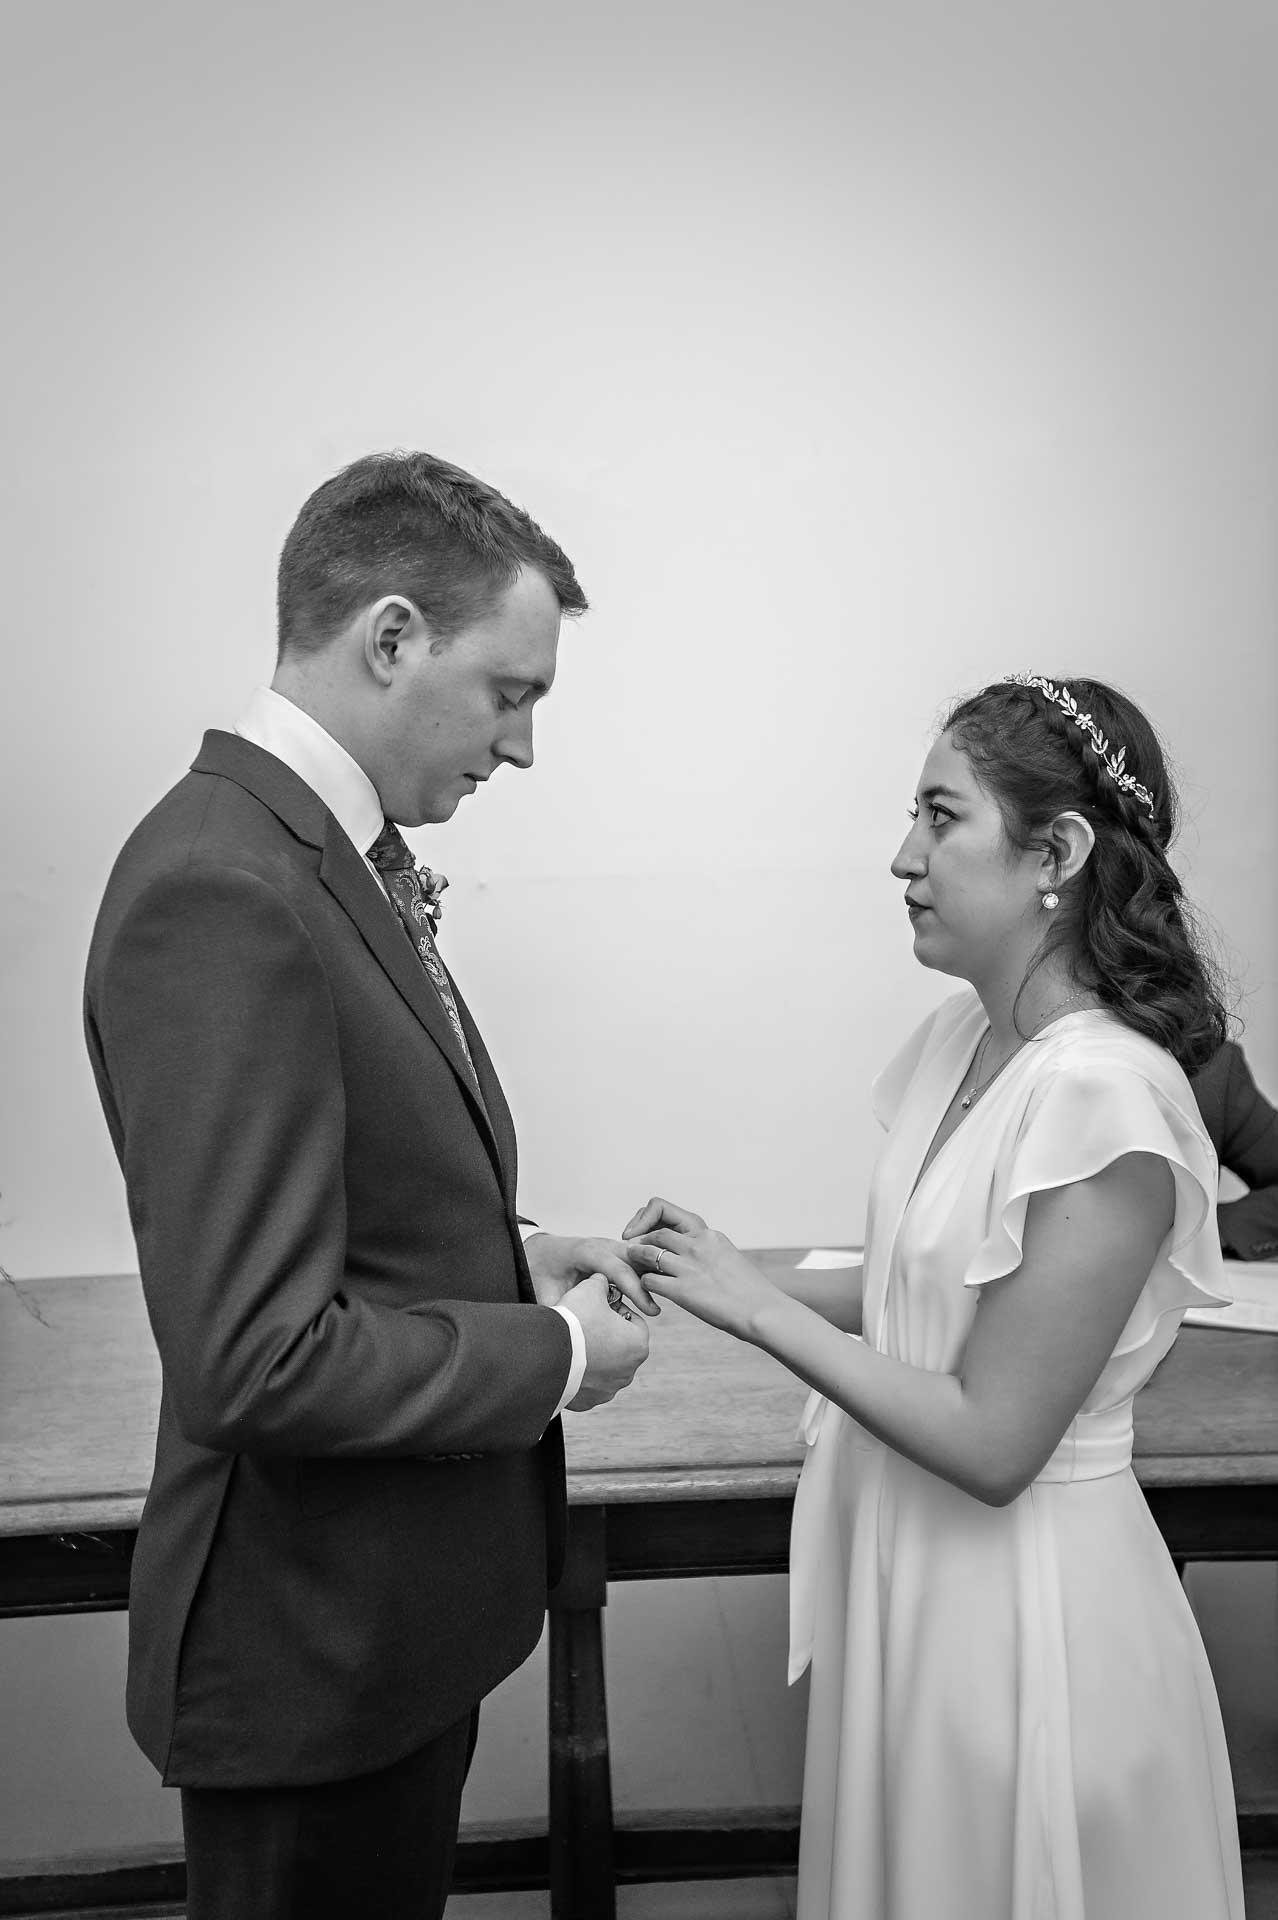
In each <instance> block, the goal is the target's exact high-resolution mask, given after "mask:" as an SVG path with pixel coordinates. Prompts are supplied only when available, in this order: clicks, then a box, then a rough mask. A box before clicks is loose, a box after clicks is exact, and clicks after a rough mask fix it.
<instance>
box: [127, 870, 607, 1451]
mask: <svg viewBox="0 0 1278 1920" xmlns="http://www.w3.org/2000/svg"><path fill="white" fill-rule="evenodd" d="M90 1015H91V1020H92V1022H93V1025H94V1027H95V1029H96V1034H97V1039H98V1044H99V1047H100V1051H101V1057H102V1063H103V1072H104V1074H105V1077H106V1080H107V1083H108V1087H109V1103H108V1106H109V1111H108V1119H109V1120H110V1121H111V1123H112V1132H113V1135H114V1137H115V1141H116V1147H117V1151H118V1152H119V1154H120V1159H121V1164H122V1167H123V1170H124V1175H125V1184H126V1188H127V1191H128V1199H129V1210H130V1214H131V1218H132V1222H133V1228H134V1233H135V1235H136V1239H137V1246H138V1258H139V1265H140V1268H141V1276H142V1284H143V1290H144V1292H145V1296H146V1302H147V1309H148V1312H149V1315H150V1318H151V1325H152V1328H153V1330H154V1333H155V1338H156V1343H157V1346H158V1347H159V1351H160V1356H161V1359H162V1362H163V1365H164V1372H165V1383H166V1389H167V1391H168V1393H169V1394H170V1397H171V1400H172V1404H173V1409H174V1412H175V1415H176V1418H177V1421H178V1424H179V1426H180V1427H181V1429H182V1431H183V1432H184V1433H185V1434H186V1436H187V1437H188V1438H189V1439H191V1440H193V1441H195V1442H196V1443H197V1444H200V1445H203V1446H207V1447H212V1448H218V1449H225V1450H228V1451H234V1452H241V1451H243V1452H256V1453H280V1454H297V1455H334V1456H348V1457H359V1456H377V1455H386V1456H391V1455H420V1454H434V1453H453V1452H476V1453H484V1452H511V1451H516V1450H521V1449H524V1448H529V1447H532V1446H534V1445H535V1444H536V1443H537V1441H538V1439H539V1438H540V1436H541V1434H542V1432H543V1429H544V1428H545V1426H546V1424H547V1422H548V1421H549V1420H550V1418H551V1416H552V1415H553V1413H554V1410H555V1407H556V1405H557V1403H558V1400H559V1397H560V1394H561V1392H562V1390H563V1386H564V1383H565V1380H566V1379H567V1376H568V1368H569V1363H570V1360H571V1357H572V1356H571V1340H570V1336H569V1332H568V1328H567V1326H566V1325H565V1324H564V1321H563V1318H562V1316H561V1315H559V1314H557V1313H554V1312H552V1311H551V1310H549V1309H547V1308H541V1307H535V1306H531V1305H529V1304H526V1303H523V1302H516V1301H511V1302H509V1303H505V1302H496V1303H487V1302H481V1301H474V1300H466V1299H459V1300H449V1299H438V1298H435V1297H433V1293H434V1291H435V1290H434V1289H433V1290H432V1293H431V1296H430V1297H427V1294H426V1289H423V1297H421V1298H419V1299H415V1300H413V1301H412V1302H411V1303H410V1304H409V1305H408V1306H407V1307H405V1308H403V1309H401V1308H399V1307H397V1306H395V1305H388V1304H383V1303H379V1302H377V1301H376V1300H373V1299H369V1298H368V1297H366V1296H364V1295H361V1294H360V1293H359V1292H358V1291H355V1290H352V1289H351V1288H350V1287H348V1285H347V1276H346V1272H345V1260H346V1203H345V1188H344V1144H345V1128H346V1106H345V1094H344V1086H343V1076H342V1067H341V1058H340V1053H339V1036H338V1029H337V1022H336V1018H335V1014H334V1008H333V1003H332V999H331V995H330V992H329V987H328V982H327V978H326V975H325V972H324V968H323V966H322V964H321V961H320V958H319V955H318V953H317V952H316V950H315V947H314V945H313V943H312V941H311V939H310V936H309V934H308V933H307V930H306V928H305V927H304V926H303V924H302V922H301V920H300V919H299V918H298V916H297V914H296V913H295V911H294V910H293V908H292V907H291V905H290V904H289V903H288V901H287V900H286V899H284V898H283V896H282V895H281V894H280V893H279V892H277V891H276V890H275V889H274V888H273V887H271V886H270V885H269V884H268V883H267V882H266V881H265V880H263V879H262V878H260V877H259V876H257V875H256V874H251V873H247V872H244V871H242V870H239V869H234V868H222V867H209V866H203V867H201V866H199V865H196V864H191V865H188V866H187V867H185V868H184V869H183V870H181V871H180V872H178V873H174V874H169V875H166V876H163V877H161V878H159V879H157V880H154V881H152V882H151V884H150V885H149V886H148V887H147V888H146V889H145V890H144V891H143V892H142V893H141V894H140V895H139V897H138V898H137V900H136V901H135V902H134V903H133V904H132V907H131V909H130V911H129V912H128V914H127V915H126V917H125V918H124V920H123V922H122V923H121V925H120V926H119V927H118V928H117V929H116V932H115V935H114V937H113V939H112V941H111V945H110V949H109V951H108V953H107V955H106V957H105V961H104V964H103V966H102V967H101V968H100V969H99V976H98V979H97V982H96V991H95V993H94V995H93V996H92V1000H91V1006H90ZM111 1109H113V1111H111ZM463 1291H464V1289H463Z"/></svg>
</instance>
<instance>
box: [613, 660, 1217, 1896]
mask: <svg viewBox="0 0 1278 1920" xmlns="http://www.w3.org/2000/svg"><path fill="white" fill-rule="evenodd" d="M1174 826H1175V798H1174V794H1173V791H1172V786H1171V781H1170V778H1169V775H1168V771H1167V767H1166V765H1165V763H1164V759H1163V755H1162V753H1161V750H1160V748H1159V744H1158V741H1157V738H1156V736H1155V734H1154V732H1153V729H1152V728H1151V726H1150V725H1149V723H1148V721H1147V720H1146V719H1145V717H1144V715H1143V714H1142V713H1141V712H1140V711H1139V709H1138V708H1136V707H1135V706H1134V705H1133V704H1132V702H1131V701H1129V700H1128V699H1126V698H1125V697H1124V696H1123V695H1121V694H1119V693H1117V692H1115V691H1114V690H1113V689H1111V688H1109V687H1107V686H1105V685H1103V684H1102V683H1101V682H1099V681H1094V680H1075V681H1072V682H1070V683H1069V684H1062V683H1060V682H1056V681H1051V680H1047V679H1043V678H1041V677H1039V676H1017V677H1016V678H1014V679H1012V680H1009V681H1005V682H1001V683H998V684H996V685H993V686H990V687H987V688H985V689H984V690H983V691H982V692H980V693H978V694H976V695H975V696H974V697H972V698H971V699H967V700H964V701H962V702H961V703H960V704H959V705H958V706H956V707H955V708H954V710H953V711H952V712H951V714H950V716H949V718H948V720H947V722H946V724H945V727H944V729H943V730H942V732H941V734H940V736H939V737H938V739H937V740H936V743H935V744H934V746H933V747H932V750H931V752H930V753H929V755H928V757H927V760H926V763H925V765H924V767H923V772H922V775H921V778H920V781H919V788H918V793H917V796H916V800H915V806H914V809H913V819H912V825H911V827H910V830H909V832H908V834H907V835H906V838H905V841H904V843H903V844H902V846H901V849H900V852H899V853H898V854H897V856H896V859H895V860H894V862H893V863H892V872H893V873H894V874H895V876H896V877H897V879H898V880H900V881H902V882H904V886H905V906H906V911H907V913H908V915H909V919H910V923H911V926H912V928H913V937H914V952H915V957H916V958H917V959H918V960H919V961H920V962H921V964H922V965H923V966H926V967H932V968H936V969H938V970H939V971H941V972H942V973H949V974H953V975H955V976H957V978H959V979H961V980H965V981H967V982H969V983H970V985H969V986H968V987H967V988H966V989H965V990H963V991H961V992H959V993H956V994H955V995H954V996H953V997H952V998H950V999H948V1000H946V1001H945V1002H944V1003H943V1004H942V1005H941V1007H940V1008H939V1009H938V1010H937V1011H936V1012H935V1013H934V1014H933V1015H932V1016H931V1017H930V1018H929V1019H928V1020H926V1021H925V1022H924V1023H923V1025H922V1026H921V1027H920V1028H919V1029H918V1031H917V1032H916V1033H915V1034H914V1035H913V1036H912V1037H911V1038H910V1039H909V1040H908V1041H907V1043H906V1045H905V1046H904V1047H903V1048H902V1049H901V1051H900V1052H899V1053H898V1054H897V1055H896V1057H895V1059H893V1060H892V1061H891V1062H890V1064H889V1065H888V1066H887V1067H886V1068H885V1069H884V1071H883V1072H882V1073H881V1074H880V1076H879V1078H878V1080H877V1081H876V1083H875V1089H874V1093H875V1105H876V1110H877V1113H878V1117H879V1119H880V1120H881V1122H882V1124H883V1126H884V1127H885V1129H886V1134H887V1137H886V1140H885V1143H884V1146H883V1149H882V1153H881V1156H880V1159H879V1162H878V1165H877V1168H876V1170H875V1174H874V1180H873V1185H872V1189H871V1195H870V1204H869V1215H868V1220H867V1224H866V1233H865V1256H864V1266H863V1268H862V1269H861V1270H859V1271H858V1270H853V1271H852V1273H851V1275H849V1274H848V1273H847V1272H846V1271H845V1272H844V1273H842V1274H840V1275H837V1276H835V1275H830V1274H825V1275H820V1274H817V1275H813V1274H808V1273H796V1274H795V1275H794V1276H793V1277H792V1279H791V1281H790V1283H789V1285H788V1287H787V1289H786V1290H785V1291H782V1290H781V1289H780V1288H779V1287H777V1286H775V1285H773V1284H772V1283H771V1282H769V1280H768V1279H767V1278H766V1277H765V1276H764V1275H763V1274H762V1273H761V1272H760V1271H759V1270H758V1269H757V1268H756V1267H754V1266H753V1265H752V1264H751V1263H750V1262H749V1260H747V1259H746V1258H745V1256H744V1255H743V1254H742V1253H740V1252H739V1251H738V1250H737V1248H736V1247H735V1246H734V1245H733V1244H732V1242H731V1241H730V1240H728V1239H727V1238H726V1237H725V1236H724V1235H723V1234H721V1233H717V1232H713V1231H711V1230H710V1229H709V1228H708V1227H707V1226H706V1223H705V1222H704V1220H702V1219H701V1218H700V1217H699V1216H698V1215H696V1214H694V1213H691V1212H689V1211H688V1210H687V1209H686V1208H683V1207H680V1206H676V1205H674V1204H673V1203H671V1202H669V1201H666V1200H661V1199H653V1200H650V1201H649V1202H648V1204H647V1205H646V1206H645V1207H643V1208H641V1209H640V1211H639V1212H638V1213H637V1214H636V1215H635V1216H634V1218H633V1219H632V1220H631V1221H630V1223H629V1225H628V1226H627V1228H626V1230H625V1231H626V1237H627V1239H629V1240H631V1241H632V1242H633V1245H632V1248H631V1252H632V1257H633V1259H634V1261H635V1264H636V1266H637V1267H638V1269H639V1271H640V1272H641V1274H642V1275H643V1278H644V1280H645V1282H646V1283H647V1284H648V1285H649V1286H650V1287H651V1288H652V1290H653V1291H654V1292H661V1293H665V1294H666V1295H668V1296H669V1297H670V1298H671V1299H672V1300H675V1301H677V1302H679V1303H680V1304H681V1305H683V1306H685V1307H687V1308H688V1309H690V1311H691V1312H693V1313H695V1314H697V1315H699V1316H700V1317H701V1318H702V1319H704V1320H706V1321H709V1322H710V1323H711V1324H712V1325H714V1326H717V1327H720V1328H722V1329H723V1330H724V1332H726V1333H729V1334H733V1335H735V1336H736V1337H737V1338H738V1339H741V1340H749V1341H752V1342H753V1343H754V1344H756V1345H757V1346H760V1347H762V1348H764V1349H765V1350H766V1351H767V1352H769V1353H772V1354H774V1355H775V1356H776V1357H777V1358H778V1359H779V1360H781V1361H783V1362H784V1363H785V1365H786V1366H788V1367H789V1368H791V1369H792V1370H793V1372H794V1373H796V1374H797V1375H798V1376H799V1377H800V1378H801V1379H803V1380H805V1381H806V1382H807V1383H808V1384H809V1385H810V1386H811V1387H812V1388H813V1389H814V1392H813V1394H812V1397H811V1399H810V1400H809V1403H808V1407H807V1410H806V1412H805V1415H804V1424H803V1434H804V1438H805V1439H806V1441H807V1443H808V1453H807V1458H806V1461H805V1464H804V1468H803V1473H802V1476H801V1479H800V1484H799V1490H798V1496H797V1499H796V1502H795V1512H794V1526H793V1536H792V1543H791V1663H790V1664H791V1678H792V1679H793V1678H795V1677H797V1676H798V1675H799V1674H800V1673H802V1672H803V1671H804V1669H805V1668H806V1667H807V1666H808V1664H809V1662H810V1663H811V1668H812V1678H811V1695H810V1706H809V1719H808V1740H807V1760H806V1766H805V1778H804V1796H803V1825H802V1839H801V1846H800V1858H799V1896H798V1915H799V1920H1242V1917H1243V1901H1242V1882H1241V1868H1240V1862H1239V1852H1238V1835H1237V1826H1236V1820H1235V1811H1234V1801H1233V1792H1232V1786H1231V1781H1230V1770H1229V1760H1228V1755H1227V1753H1226V1749H1225V1741H1224V1734H1223V1730H1222V1727H1221V1720H1220V1711H1219V1707H1218V1704H1217V1700H1216V1695H1215V1691H1214V1688H1213V1685H1212V1678H1211V1673H1210V1671H1209V1668H1208V1665H1207V1658H1206V1655H1205V1653H1204V1650H1203V1646H1202V1642H1201V1640H1200V1638H1199V1635H1198V1631H1197V1628H1196V1625H1195V1622H1194V1619H1193V1615H1192V1613H1191V1611H1190V1608H1189V1605H1188V1602H1187V1601H1186V1599H1185V1596H1184V1594H1183V1592H1182V1590H1181V1587H1180V1583H1179V1581H1178V1580H1177V1577H1176V1573H1175V1570H1174V1568H1173V1566H1172V1563H1171V1560H1170V1558H1169V1556H1168V1554H1167V1550H1166V1548H1165V1546H1164V1544H1163V1541H1162V1538H1161V1536H1160V1535H1159V1533H1158V1530H1157V1528H1156V1527H1155V1525H1154V1522H1153V1520H1152V1519H1151V1517H1150V1514H1149V1511H1148V1508H1147V1507H1146V1505H1145V1502H1144V1499H1143V1497H1142V1495H1141V1492H1140V1489H1139V1487H1138V1485H1137V1483H1136V1480H1135V1478H1134V1476H1133V1474H1132V1470H1131V1449H1132V1399H1133V1396H1134V1395H1135V1394H1136V1392H1137V1391H1138V1390H1139V1388H1140V1387H1141V1386H1142V1385H1143V1384H1144V1382H1145V1381H1146V1380H1147V1379H1148V1378H1149V1376H1150V1374H1151V1373H1152V1371H1153V1369H1154V1368H1155V1366H1156V1365H1157V1364H1158V1362H1159V1361H1160V1360H1161V1359H1162V1358H1163V1356H1164V1355H1165V1354H1166V1352H1167V1350H1168V1348H1169V1347H1170V1346H1171V1343H1172V1341H1173V1340H1174V1339H1175V1336H1176V1331H1177V1328H1178V1326H1179V1324H1180V1318H1181V1314H1182V1312H1183V1311H1184V1309H1185V1308H1186V1307H1187V1306H1190V1305H1191V1304H1193V1305H1198V1306H1202V1305H1213V1304H1219V1303H1220V1302H1221V1301H1223V1300H1224V1299H1226V1298H1227V1297H1228V1295H1227V1290H1226V1288H1225V1286H1224V1283H1223V1279H1222V1270H1221V1256H1220V1249H1219V1244H1218V1241H1217V1238H1216V1232H1215V1222H1214V1202H1215V1196H1216V1162H1215V1157H1214V1155H1213V1152H1212V1149H1211V1146H1210V1144H1209V1142H1208V1140H1207V1137H1206V1135H1205V1134H1204V1132H1203V1129H1202V1126H1201V1123H1200V1121H1199V1119H1198V1115H1197V1109H1196V1107H1195V1103H1194V1099H1193V1095H1192V1094H1191V1092H1190V1089H1189V1085H1188V1082H1187V1080H1186V1073H1187V1072H1192V1071H1194V1070H1195V1069H1196V1068H1197V1067H1198V1066H1199V1065H1200V1064H1202V1062H1204V1061H1205V1060H1206V1059H1208V1058H1209V1057H1210V1055H1211V1054H1212V1053H1213V1052H1214V1051H1215V1050H1216V1048H1217V1047H1218V1046H1219V1045H1220V1043H1221V1041H1222V1039H1223V1038H1224V1032H1225V1016H1224V1013H1223V1010H1222V1007H1221V1003H1220V1000H1219V997H1218V995H1217V993H1216V991H1215V989H1214V987H1213V984H1212V981H1211V978H1210V974H1209V971H1208V969H1207V966H1206V964H1205V962H1204V961H1203V959H1202V957H1201V956H1200V954H1199V952H1198V949H1197V947H1196V945H1195V942H1194V938H1193V935H1192V931H1191V929H1190V927H1189V925H1188V924H1187V921H1186V917H1185V915H1184V914H1183V912H1182V908H1181V889H1180V885H1179V882H1178V880H1177V879H1176V876H1175V874H1174V873H1173V871H1172V868H1171V866H1170V865H1169V863H1168V859H1167V852H1166V849H1167V847H1168V844H1169V842H1170V840H1171V838H1172V834H1173V830H1174ZM853 1334H859V1335H860V1336H861V1338H860V1339H853V1338H851V1337H849V1336H851V1335H853Z"/></svg>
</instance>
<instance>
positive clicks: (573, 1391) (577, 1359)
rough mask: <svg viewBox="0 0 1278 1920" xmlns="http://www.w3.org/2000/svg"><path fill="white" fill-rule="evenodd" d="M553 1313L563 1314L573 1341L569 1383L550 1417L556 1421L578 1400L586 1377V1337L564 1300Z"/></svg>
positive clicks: (552, 1310)
mask: <svg viewBox="0 0 1278 1920" xmlns="http://www.w3.org/2000/svg"><path fill="white" fill-rule="evenodd" d="M551 1312H552V1313H558V1314H562V1316H563V1318H564V1319H565V1320H566V1321H567V1322H568V1333H569V1336H570V1338H571V1340H572V1365H571V1366H570V1367H569V1369H568V1381H567V1384H566V1385H565V1387H564V1390H563V1392H562V1393H561V1394H560V1396H559V1405H558V1406H557V1407H556V1408H555V1411H554V1413H552V1414H551V1416H550V1418H551V1419H552V1420H555V1419H557V1418H558V1416H559V1415H560V1414H561V1413H562V1412H563V1410H564V1408H565V1407H566V1406H567V1405H568V1402H569V1401H570V1400H575V1399H576V1398H577V1394H578V1392H579V1390H580V1388H581V1383H582V1381H583V1380H584V1379H585V1377H586V1336H585V1334H584V1333H583V1332H582V1330H581V1322H580V1320H579V1319H578V1318H577V1316H576V1314H575V1313H574V1312H573V1310H572V1308H571V1307H566V1306H565V1305H564V1304H563V1302H562V1300H561V1301H560V1303H559V1305H558V1306H557V1307H552V1308H551Z"/></svg>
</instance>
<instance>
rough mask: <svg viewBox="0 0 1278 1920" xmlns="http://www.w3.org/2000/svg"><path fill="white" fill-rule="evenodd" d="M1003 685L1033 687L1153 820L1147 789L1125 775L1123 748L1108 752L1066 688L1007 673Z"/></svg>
mask: <svg viewBox="0 0 1278 1920" xmlns="http://www.w3.org/2000/svg"><path fill="white" fill-rule="evenodd" d="M1006 683H1007V685H1008V686H1009V687H1035V688H1037V690H1038V691H1039V693H1041V694H1042V695H1043V697H1044V698H1045V699H1047V700H1050V701H1051V702H1052V704H1053V705H1054V706H1057V707H1059V708H1060V710H1061V712H1062V713H1063V714H1064V715H1065V716H1066V718H1067V719H1069V720H1072V721H1073V722H1074V725H1075V726H1076V727H1078V728H1079V729H1080V730H1081V731H1082V732H1083V733H1085V734H1086V735H1087V736H1088V739H1089V741H1090V743H1091V749H1092V752H1093V753H1094V754H1095V755H1096V757H1097V759H1098V760H1099V761H1100V763H1101V765H1102V766H1103V767H1104V769H1105V771H1106V773H1107V774H1108V775H1109V777H1110V779H1111V780H1112V781H1113V782H1114V784H1115V786H1117V787H1119V788H1120V789H1121V790H1122V792H1124V793H1130V794H1131V796H1132V798H1133V800H1139V801H1140V804H1141V806H1142V807H1144V808H1145V810H1146V812H1147V813H1148V815H1149V817H1150V819H1151V820H1156V819H1157V817H1158V816H1157V813H1156V811H1155V808H1154V796H1153V794H1152V793H1151V792H1150V791H1149V788H1148V787H1142V786H1141V784H1140V782H1139V780H1137V778H1136V776H1135V774H1134V773H1128V771H1127V766H1126V761H1127V748H1126V747H1125V746H1122V747H1119V748H1117V749H1116V750H1114V749H1112V748H1111V746H1110V743H1109V741H1108V740H1107V739H1106V737H1105V735H1104V734H1103V733H1102V732H1101V730H1100V728H1099V727H1098V726H1097V724H1096V722H1095V721H1094V720H1093V718H1092V716H1091V714H1090V713H1084V712H1083V710H1082V709H1081V707H1080V706H1079V704H1078V702H1077V700H1075V698H1074V696H1073V694H1072V693H1071V692H1070V690H1069V688H1068V687H1066V686H1058V685H1057V684H1056V682H1055V681H1052V680H1044V679H1043V677H1042V675H1041V674H1037V673H1009V674H1008V675H1007V682H1006Z"/></svg>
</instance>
